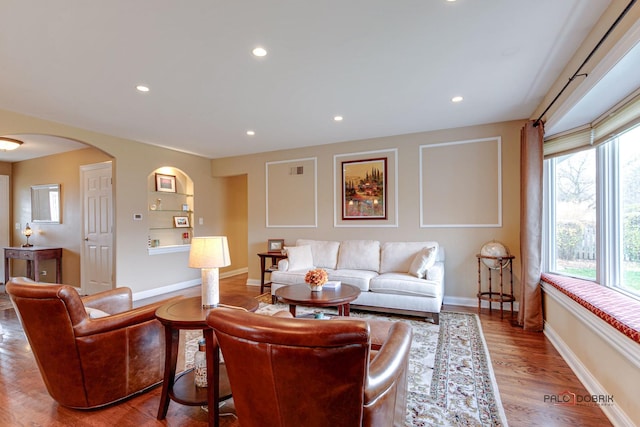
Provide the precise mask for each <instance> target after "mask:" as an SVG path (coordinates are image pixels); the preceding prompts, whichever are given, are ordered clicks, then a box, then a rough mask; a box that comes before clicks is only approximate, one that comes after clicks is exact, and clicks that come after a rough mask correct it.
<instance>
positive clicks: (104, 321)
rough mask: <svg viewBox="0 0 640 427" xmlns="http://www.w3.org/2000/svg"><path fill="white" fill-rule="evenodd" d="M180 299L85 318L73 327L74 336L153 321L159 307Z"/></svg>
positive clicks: (170, 299) (93, 333) (88, 334)
mask: <svg viewBox="0 0 640 427" xmlns="http://www.w3.org/2000/svg"><path fill="white" fill-rule="evenodd" d="M181 298H182V297H179V296H178V297H174V298H169V299H166V300H162V301H157V302H154V303H151V304H148V305H145V306H143V307H138V308H134V309H133V310H129V311H125V312H123V313H116V314H113V315H111V316H106V317H100V318H97V319H91V318H89V316H87V318H86V319H85V321H83V322H81V323H79V324H77V325H76V326H75V327H74V332H75V336H76V337H86V336H90V335H95V334H101V333H105V332H109V331H114V330H117V329H122V328H126V327H129V326H134V325H137V324H140V323H143V322H148V321H150V320H154V319H155V318H156V310H157V309H158V308H159V307H160V306H162V305H164V304H166V303H168V302H171V301H175V300H178V299H181ZM96 308H97V307H96Z"/></svg>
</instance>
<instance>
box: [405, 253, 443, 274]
mask: <svg viewBox="0 0 640 427" xmlns="http://www.w3.org/2000/svg"><path fill="white" fill-rule="evenodd" d="M436 253H437V252H436V248H423V249H422V250H421V251H420V252H418V253H417V254H416V256H415V257H414V258H413V262H411V266H410V267H409V271H408V273H409V274H411V275H413V276H416V277H417V278H418V279H424V276H425V274H426V273H427V271H428V270H429V269H430V268H431V267H433V264H435V262H436Z"/></svg>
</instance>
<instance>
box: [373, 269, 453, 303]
mask: <svg viewBox="0 0 640 427" xmlns="http://www.w3.org/2000/svg"><path fill="white" fill-rule="evenodd" d="M369 290H370V291H371V292H378V293H385V294H398V295H414V296H421V297H431V298H439V297H441V295H440V294H441V293H442V291H441V285H440V283H439V282H435V281H432V280H424V279H418V278H417V277H415V276H412V275H410V274H408V273H385V274H381V275H379V276H377V277H374V278H373V279H371V281H370V282H369Z"/></svg>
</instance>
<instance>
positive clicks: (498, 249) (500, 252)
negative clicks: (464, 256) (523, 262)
mask: <svg viewBox="0 0 640 427" xmlns="http://www.w3.org/2000/svg"><path fill="white" fill-rule="evenodd" d="M480 255H481V256H483V257H487V256H488V257H496V258H497V257H508V256H509V255H510V254H509V248H507V247H506V246H505V245H503V244H502V243H500V242H497V241H495V240H492V241H491V242H487V243H485V244H484V245H482V249H480ZM482 262H483V263H484V265H486V266H487V267H489V268H490V269H492V270H498V269H499V268H500V262H499V261H498V260H497V259H491V258H482ZM509 262H511V260H510V259H503V260H502V268H505V267H507V266H508V265H509Z"/></svg>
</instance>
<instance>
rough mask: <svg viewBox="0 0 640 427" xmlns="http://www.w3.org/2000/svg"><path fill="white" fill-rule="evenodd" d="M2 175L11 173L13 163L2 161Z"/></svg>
mask: <svg viewBox="0 0 640 427" xmlns="http://www.w3.org/2000/svg"><path fill="white" fill-rule="evenodd" d="M0 175H11V163H9V162H0Z"/></svg>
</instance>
